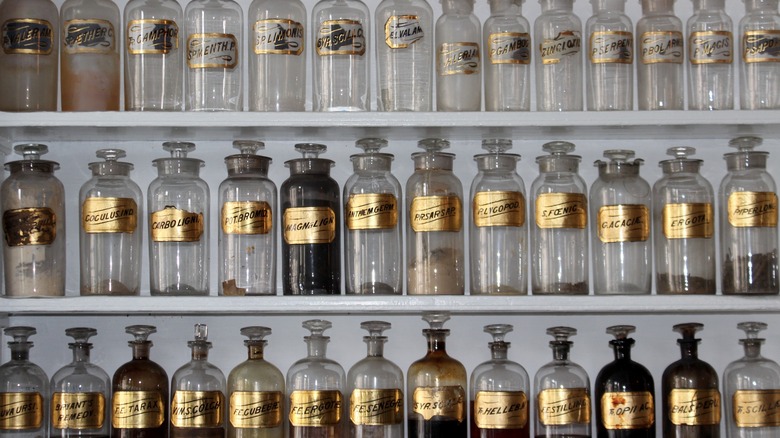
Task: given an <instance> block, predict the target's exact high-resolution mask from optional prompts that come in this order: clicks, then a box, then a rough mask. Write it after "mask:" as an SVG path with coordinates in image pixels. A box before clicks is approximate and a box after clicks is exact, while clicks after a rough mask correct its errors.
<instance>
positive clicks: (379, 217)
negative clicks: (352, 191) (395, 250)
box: [345, 193, 398, 230]
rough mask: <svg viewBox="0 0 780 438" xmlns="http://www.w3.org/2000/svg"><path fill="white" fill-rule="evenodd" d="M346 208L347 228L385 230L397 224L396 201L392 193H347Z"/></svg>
mask: <svg viewBox="0 0 780 438" xmlns="http://www.w3.org/2000/svg"><path fill="white" fill-rule="evenodd" d="M346 210H347V211H346V213H345V214H346V225H347V229H348V230H386V229H391V228H395V226H396V225H397V224H398V201H397V200H396V198H395V196H394V195H392V194H388V193H362V194H356V195H349V200H348V201H347V208H346Z"/></svg>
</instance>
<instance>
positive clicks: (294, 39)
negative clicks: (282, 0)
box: [254, 18, 306, 56]
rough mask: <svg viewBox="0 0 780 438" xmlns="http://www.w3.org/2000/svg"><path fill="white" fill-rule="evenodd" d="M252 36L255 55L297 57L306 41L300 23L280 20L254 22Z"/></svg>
mask: <svg viewBox="0 0 780 438" xmlns="http://www.w3.org/2000/svg"><path fill="white" fill-rule="evenodd" d="M254 36H255V41H254V51H255V54H256V55H263V54H273V55H293V56H298V55H300V54H301V53H303V47H304V46H305V41H306V40H305V37H304V29H303V25H302V24H301V23H299V22H297V21H293V20H288V19H281V18H278V19H277V18H272V19H268V20H258V21H256V22H255V25H254Z"/></svg>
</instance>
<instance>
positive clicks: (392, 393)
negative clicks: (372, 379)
mask: <svg viewBox="0 0 780 438" xmlns="http://www.w3.org/2000/svg"><path fill="white" fill-rule="evenodd" d="M349 401H350V404H349V406H350V409H351V410H350V412H349V418H350V420H352V423H353V424H356V425H358V426H386V425H391V424H400V423H402V422H403V420H404V394H403V392H401V390H400V389H355V390H354V391H352V394H351V395H350V398H349Z"/></svg>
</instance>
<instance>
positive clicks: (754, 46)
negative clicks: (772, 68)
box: [742, 30, 780, 63]
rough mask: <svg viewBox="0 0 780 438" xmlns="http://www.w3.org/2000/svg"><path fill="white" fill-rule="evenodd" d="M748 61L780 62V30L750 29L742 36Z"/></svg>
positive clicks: (743, 56)
mask: <svg viewBox="0 0 780 438" xmlns="http://www.w3.org/2000/svg"><path fill="white" fill-rule="evenodd" d="M742 59H743V60H745V62H746V63H753V62H780V30H748V31H745V35H743V36H742Z"/></svg>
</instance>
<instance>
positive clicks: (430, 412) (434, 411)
mask: <svg viewBox="0 0 780 438" xmlns="http://www.w3.org/2000/svg"><path fill="white" fill-rule="evenodd" d="M413 400H414V401H413V402H412V405H413V406H412V411H413V412H414V413H415V414H419V415H421V416H422V417H423V418H424V419H426V420H430V419H431V418H433V417H436V416H441V417H449V418H454V419H455V420H457V421H458V422H463V421H465V420H466V390H464V389H463V387H461V386H431V387H419V388H415V389H414V397H413Z"/></svg>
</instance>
